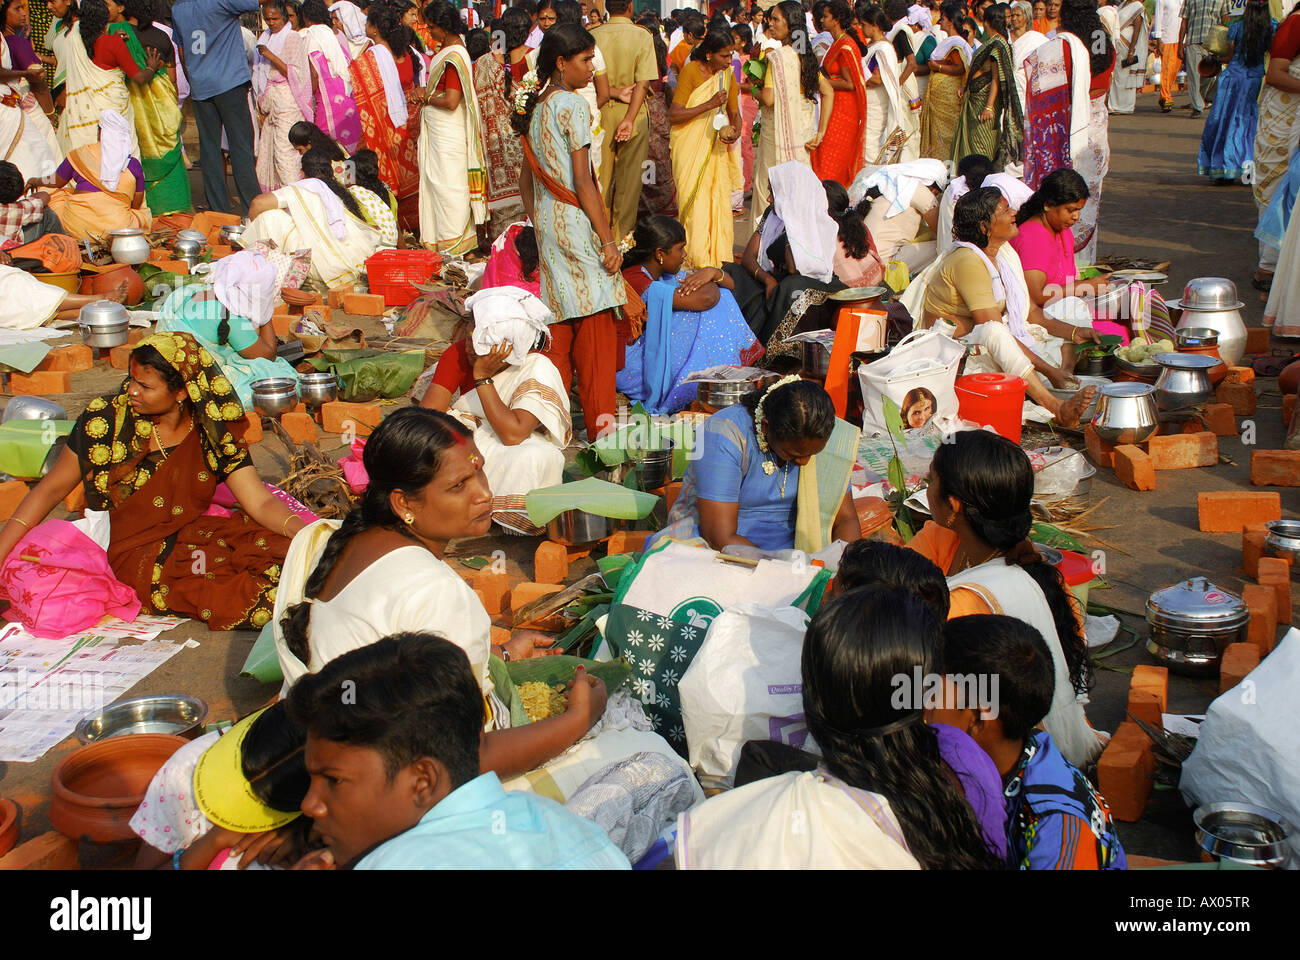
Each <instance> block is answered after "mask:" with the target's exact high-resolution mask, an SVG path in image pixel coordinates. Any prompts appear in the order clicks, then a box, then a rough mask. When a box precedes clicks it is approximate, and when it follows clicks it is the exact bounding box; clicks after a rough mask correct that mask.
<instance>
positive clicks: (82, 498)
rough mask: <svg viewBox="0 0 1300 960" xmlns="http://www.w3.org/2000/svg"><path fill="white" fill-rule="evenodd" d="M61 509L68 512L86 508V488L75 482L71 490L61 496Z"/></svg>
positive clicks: (76, 511)
mask: <svg viewBox="0 0 1300 960" xmlns="http://www.w3.org/2000/svg"><path fill="white" fill-rule="evenodd" d="M63 509H64V510H66V511H68V513H80V512H81V511H82V510H85V509H86V488H85V487H83V486H82V485H81V484H77V485H76V486H75V487H73V488H72V492H71V493H70V494H68V495H67V496H66V497H64V498H63Z"/></svg>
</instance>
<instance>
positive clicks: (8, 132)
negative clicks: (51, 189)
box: [0, 42, 63, 180]
mask: <svg viewBox="0 0 1300 960" xmlns="http://www.w3.org/2000/svg"><path fill="white" fill-rule="evenodd" d="M0 68H3V69H5V70H12V69H13V61H12V60H11V59H10V56H9V46H8V44H6V43H3V42H0ZM0 150H3V151H5V152H4V154H3V156H0V160H8V161H9V162H10V163H12V164H13V165H14V166H15V167H17V168H18V170H19V171H20V172H21V173H22V175H23V179H24V180H33V179H39V178H41V177H48V176H49V175H50V174H52V173H53V172H54V170H55V168H56V167H57V166H58V165H59V160H60V159H61V158H62V156H63V151H61V150H60V149H59V144H58V141H57V140H56V139H55V136H54V127H52V126H51V125H50V120H49V118H48V117H47V116H45V112H44V111H43V110H42V109H41V105H40V103H39V102H38V101H37V99H36V97H35V96H34V95H33V94H32V93H31V92H30V90H28V88H27V81H25V80H11V81H9V82H7V83H0Z"/></svg>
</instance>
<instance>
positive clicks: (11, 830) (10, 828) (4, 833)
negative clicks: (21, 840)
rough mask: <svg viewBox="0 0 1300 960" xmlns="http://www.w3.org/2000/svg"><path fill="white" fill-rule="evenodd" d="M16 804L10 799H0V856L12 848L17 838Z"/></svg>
mask: <svg viewBox="0 0 1300 960" xmlns="http://www.w3.org/2000/svg"><path fill="white" fill-rule="evenodd" d="M21 812H22V810H21V808H20V807H19V806H18V804H16V803H14V802H13V801H12V800H5V799H0V857H3V856H4V855H5V854H6V853H8V852H9V851H10V850H12V849H13V846H14V841H15V840H17V839H18V823H19V814H20V813H21Z"/></svg>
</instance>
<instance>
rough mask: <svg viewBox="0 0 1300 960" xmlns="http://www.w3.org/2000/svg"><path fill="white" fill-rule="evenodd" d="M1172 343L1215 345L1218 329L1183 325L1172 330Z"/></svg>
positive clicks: (1186, 345)
mask: <svg viewBox="0 0 1300 960" xmlns="http://www.w3.org/2000/svg"><path fill="white" fill-rule="evenodd" d="M1174 343H1175V344H1176V345H1177V346H1178V347H1180V348H1181V347H1217V346H1218V345H1219V331H1218V330H1215V329H1214V328H1213V327H1185V328H1183V329H1182V330H1175V331H1174Z"/></svg>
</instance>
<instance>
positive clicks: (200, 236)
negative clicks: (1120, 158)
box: [176, 229, 208, 246]
mask: <svg viewBox="0 0 1300 960" xmlns="http://www.w3.org/2000/svg"><path fill="white" fill-rule="evenodd" d="M176 239H177V240H196V241H198V243H199V245H200V246H202V245H204V244H206V243H207V242H208V238H207V235H206V234H205V233H203V232H202V231H200V230H189V229H186V230H182V231H180V232H179V233H177V234H176Z"/></svg>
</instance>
